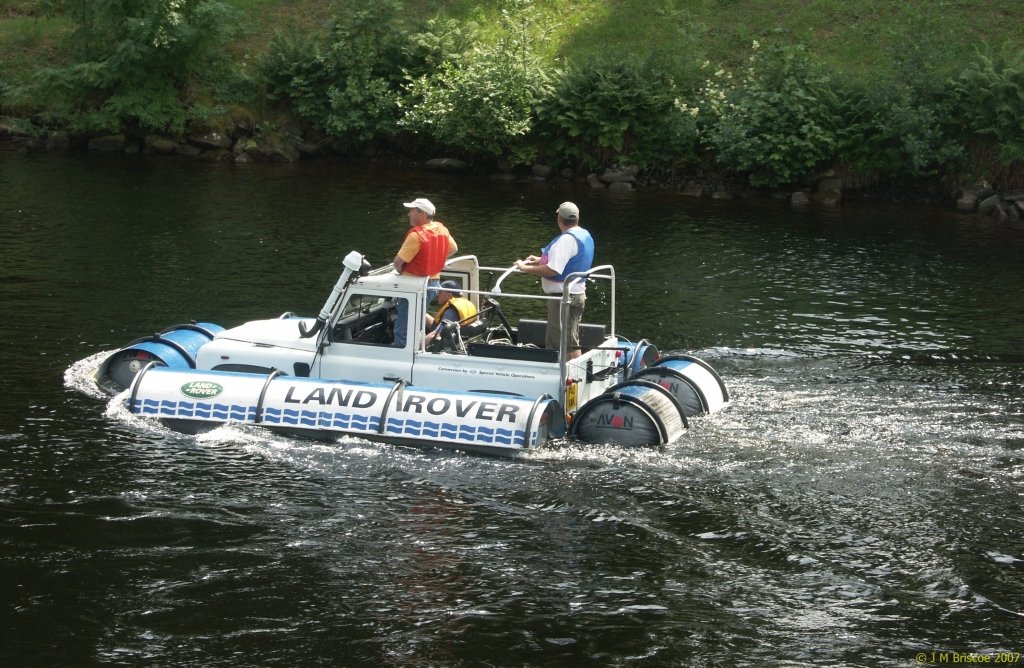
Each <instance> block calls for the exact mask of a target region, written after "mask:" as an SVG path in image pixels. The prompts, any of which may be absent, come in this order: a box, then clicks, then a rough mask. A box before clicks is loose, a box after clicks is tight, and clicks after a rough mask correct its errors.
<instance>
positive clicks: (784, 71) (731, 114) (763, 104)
mask: <svg viewBox="0 0 1024 668" xmlns="http://www.w3.org/2000/svg"><path fill="white" fill-rule="evenodd" d="M698 104H699V106H700V108H701V109H702V125H703V131H704V134H703V138H704V141H705V142H707V144H708V146H709V148H710V149H711V150H712V151H713V152H714V153H715V155H716V158H717V160H718V162H719V163H720V164H721V165H722V166H723V167H725V168H726V169H728V170H732V171H735V172H738V173H741V174H746V175H747V176H748V178H749V180H750V183H751V185H753V186H756V187H772V186H778V185H783V184H789V183H794V182H796V181H797V180H798V179H800V178H801V177H803V176H805V175H806V174H808V173H810V172H813V171H814V170H815V169H817V168H819V167H820V166H822V165H823V164H824V163H826V162H828V161H829V160H830V159H831V158H832V157H833V155H834V154H835V150H836V147H837V140H838V136H837V128H836V115H835V114H836V110H837V105H838V100H837V99H836V96H835V94H834V91H833V90H832V88H831V87H830V85H829V76H828V74H827V73H826V72H825V71H824V70H823V69H822V68H821V67H820V66H818V65H816V64H815V63H813V62H812V61H811V59H810V57H809V56H808V54H807V50H806V49H805V48H804V47H802V46H784V47H770V48H766V49H763V50H762V49H760V48H758V46H757V43H756V42H755V49H754V53H753V55H752V56H751V58H750V60H749V62H748V64H747V66H746V67H745V68H744V69H743V70H742V71H741V72H740V73H739V75H738V76H737V77H736V78H735V79H734V78H733V77H732V76H731V75H730V74H728V73H727V72H725V71H724V70H719V71H718V72H717V73H716V75H715V78H713V79H711V80H709V81H708V82H707V84H706V86H705V87H704V89H703V90H702V91H701V96H700V99H699V100H698Z"/></svg>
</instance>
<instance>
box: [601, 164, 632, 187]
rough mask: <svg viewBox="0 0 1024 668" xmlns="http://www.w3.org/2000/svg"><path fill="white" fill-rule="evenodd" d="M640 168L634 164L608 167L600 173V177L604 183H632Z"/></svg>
mask: <svg viewBox="0 0 1024 668" xmlns="http://www.w3.org/2000/svg"><path fill="white" fill-rule="evenodd" d="M639 172H640V168H639V167H636V166H634V165H623V166H617V167H609V168H608V169H606V170H604V173H603V174H601V176H600V179H601V181H602V182H604V183H623V182H625V183H634V182H636V175H637V174H638V173H639Z"/></svg>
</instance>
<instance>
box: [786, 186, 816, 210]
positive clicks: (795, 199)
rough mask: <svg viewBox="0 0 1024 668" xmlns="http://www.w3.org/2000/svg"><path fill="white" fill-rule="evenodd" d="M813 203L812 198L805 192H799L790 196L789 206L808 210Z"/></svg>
mask: <svg viewBox="0 0 1024 668" xmlns="http://www.w3.org/2000/svg"><path fill="white" fill-rule="evenodd" d="M810 203H811V198H810V197H808V196H807V193H805V192H804V191H803V190H797V191H796V192H795V193H793V194H792V195H790V196H789V205H790V206H792V207H793V208H794V209H806V208H807V207H808V205H810Z"/></svg>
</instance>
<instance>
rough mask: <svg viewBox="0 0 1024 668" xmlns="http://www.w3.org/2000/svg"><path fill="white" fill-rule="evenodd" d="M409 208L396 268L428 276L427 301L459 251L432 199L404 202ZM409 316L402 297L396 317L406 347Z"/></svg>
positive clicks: (398, 342) (397, 332) (398, 334)
mask: <svg viewBox="0 0 1024 668" xmlns="http://www.w3.org/2000/svg"><path fill="white" fill-rule="evenodd" d="M403 204H404V206H405V208H407V209H408V210H409V231H408V232H406V234H405V239H404V241H403V242H402V247H401V248H400V249H398V254H397V255H395V260H394V262H395V271H397V272H398V273H400V274H406V275H409V276H427V277H428V280H427V300H428V301H429V300H432V299H433V298H434V295H436V294H437V288H438V287H439V286H440V280H439V279H440V275H441V270H442V269H444V264H445V262H446V261H447V259H448V256H450V255H452V254H453V253H455V252H457V251H458V250H459V245H458V244H457V243H455V239H453V238H452V235H451V233H450V232H449V231H448V228H447V227H445V226H444V224H443V223H441V222H440V221H437V220H434V214H435V213H436V212H437V210H436V209H435V208H434V205H433V204H432V203H431V202H430V200H428V199H426V198H424V197H417V198H416V199H414V200H413V201H411V202H403ZM408 317H409V305H408V302H407V301H406V300H404V299H403V300H399V302H398V312H397V318H396V320H395V345H396V346H399V347H404V346H405V340H406V323H407V322H408Z"/></svg>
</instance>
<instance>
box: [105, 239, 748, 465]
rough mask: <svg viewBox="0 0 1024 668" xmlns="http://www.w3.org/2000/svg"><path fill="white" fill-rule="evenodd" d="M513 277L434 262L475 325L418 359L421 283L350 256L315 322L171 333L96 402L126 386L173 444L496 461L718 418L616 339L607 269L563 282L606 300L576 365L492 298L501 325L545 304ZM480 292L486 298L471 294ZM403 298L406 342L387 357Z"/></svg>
mask: <svg viewBox="0 0 1024 668" xmlns="http://www.w3.org/2000/svg"><path fill="white" fill-rule="evenodd" d="M515 273H518V272H517V271H516V270H515V269H514V268H513V269H499V268H493V267H481V266H479V263H478V262H477V258H476V257H475V256H471V255H467V256H461V257H457V258H453V259H451V260H449V261H448V263H447V266H446V268H445V271H444V272H442V279H444V280H454V281H456V282H458V283H459V285H461V286H462V288H463V289H462V294H463V295H464V296H466V297H467V298H469V299H470V300H472V301H473V303H474V304H475V305H476V306H477V308H478V309H479V312H480V317H479V318H478V319H477V321H476V322H474V323H471V324H459V323H446V325H445V326H444V327H443V329H442V331H441V334H440V336H437V337H435V338H434V340H433V341H432V342H431V345H430V346H427V345H426V344H425V332H424V315H425V314H426V313H427V312H428V308H429V307H430V304H428V303H427V299H428V298H427V281H426V279H424V278H422V277H413V276H402V275H398V274H396V273H395V272H394V268H393V267H392V266H391V265H388V266H386V267H382V268H380V269H376V270H371V269H370V266H369V264H368V263H367V262H366V260H365V259H364V257H363V256H362V255H361V254H360V253H358V252H355V251H353V252H351V253H349V254H348V256H347V257H346V258H345V260H344V262H343V271H342V272H341V276H340V277H339V278H338V281H337V283H336V284H335V285H334V289H333V290H332V291H331V294H330V296H329V297H328V298H327V301H326V302H325V303H324V306H323V309H322V310H321V311H320V314H319V315H318V316H317V317H316V318H308V317H299V316H296V315H294V314H293V313H285V314H283V315H281V316H280V317H277V318H273V319H269V320H256V321H252V322H247V323H245V324H243V325H240V326H238V327H234V328H231V329H224V328H223V327H220V326H219V325H215V324H212V323H208V322H197V323H189V324H184V325H176V326H174V327H170V328H168V329H166V330H164V331H162V332H160V333H159V334H154V335H152V336H148V337H144V338H141V339H138V340H136V341H133V342H132V343H130V344H128V345H127V346H126V347H124V348H122V349H121V350H119V351H117V352H116V353H113V354H112V355H110V356H109V357H107V358H106V359H105V360H104V361H103V363H102V364H101V365H100V367H99V369H98V370H97V374H96V379H97V382H98V383H99V385H100V387H102V388H104V389H105V390H107V391H108V392H110V393H111V394H115V393H117V392H120V391H122V390H124V389H125V388H128V390H129V391H128V392H127V393H126V395H127V402H128V408H129V410H130V411H131V412H132V413H134V414H137V415H141V416H149V417H152V418H155V419H158V420H160V421H162V422H164V423H165V424H167V425H168V426H170V427H172V428H174V429H177V430H180V431H184V432H187V433H199V432H202V431H206V430H209V429H213V428H215V427H217V426H218V425H220V424H223V423H226V422H232V423H247V424H255V425H259V426H261V427H265V428H267V429H271V430H274V431H278V432H283V433H287V434H295V435H302V436H310V437H314V438H321V439H323V438H332V437H338V436H342V435H350V436H358V437H363V438H366V439H370V440H375V441H382V442H387V443H394V444H402V445H418V446H437V447H445V448H456V449H460V450H466V451H473V452H480V453H486V454H499V455H504V456H510V455H511V456H515V455H519V454H522V453H526V452H529V451H531V450H534V449H536V448H539V447H542V446H544V445H545V444H547V443H549V442H550V441H551V440H553V439H558V438H561V437H563V436H568V437H570V438H572V439H577V440H581V441H588V442H600V443H615V444H619V445H627V446H634V445H636V446H639V445H664V444H667V443H669V442H672V441H674V440H676V439H677V438H679V437H680V436H681V435H682V433H683V432H684V430H685V429H686V428H687V426H688V422H687V420H688V418H690V417H693V416H696V415H701V414H705V413H711V412H714V411H718V410H721V409H722V408H724V407H725V406H726V405H728V403H729V395H728V392H727V390H726V387H725V384H724V383H723V382H722V379H721V378H720V377H719V375H718V374H717V373H716V372H715V371H714V369H712V368H711V367H710V366H709V365H708V364H706V363H705V362H703V361H701V360H699V359H697V358H695V357H691V356H687V355H678V356H671V357H664V358H662V357H659V353H658V350H657V348H655V347H654V346H653V345H652V344H650V343H648V342H647V341H645V340H640V341H639V342H636V343H634V342H629V341H626V340H625V339H622V338H620V337H619V336H618V334H617V330H616V320H615V271H614V269H613V268H612V267H611V266H609V265H604V266H599V267H594V268H593V269H591V270H590V271H588V272H585V273H580V274H573V275H572V276H570V277H569V279H568V282H572V281H581V280H586V281H590V282H593V283H595V287H601V288H607V289H606V293H607V295H608V300H607V301H608V308H607V309H606V310H607V311H608V317H607V321H606V322H604V323H600V324H597V323H584V324H583V325H582V326H581V332H580V339H581V344H582V346H583V354H582V355H581V356H580V357H578V358H576V359H568V357H567V354H566V353H567V343H568V342H567V337H566V336H565V334H564V331H565V328H563V336H562V340H561V342H560V344H559V348H558V349H557V350H555V349H548V348H545V347H544V334H545V331H546V328H547V322H546V320H540V319H530V318H520V319H519V320H518V322H517V323H516V325H515V326H513V324H512V323H511V322H510V321H509V319H508V317H507V316H506V314H505V311H503V309H502V306H501V303H500V302H499V301H498V299H499V298H500V300H501V302H503V303H504V304H505V305H506V308H508V309H509V310H510V311H511V309H510V308H509V307H510V306H511V305H512V304H513V303H515V304H516V305H524V304H525V305H526V307H525V309H526V310H527V311H529V309H530V306H529V304H530V300H533V302H532V303H533V305H534V310H535V311H536V310H538V309H537V308H536V305H537V301H538V300H544V299H559V298H558V297H549V296H545V295H539V294H525V293H509V292H504V291H503V290H502V288H501V284H502V282H503V281H504V280H505V279H506V278H507V277H508V276H509V275H511V274H515ZM499 274H500V276H499ZM496 276H497V279H496V280H494V279H495V277H496ZM482 278H486V279H488V280H489V281H493V284H491V285H490V286H489V287H484V286H483V285H482V284H481V279H482ZM601 284H606V286H605V285H601ZM566 292H568V291H566ZM403 300H404V302H405V303H404V304H403V305H402V306H403V307H404V308H407V309H408V311H407V312H408V313H409V317H408V318H406V322H405V323H404V324H405V327H406V331H405V341H406V343H405V345H397V344H396V343H395V340H396V337H395V327H396V323H397V322H400V320H399V319H398V318H396V313H397V310H398V307H399V305H400V302H402V301H403ZM541 306H543V303H541ZM590 310H598V309H588V315H589V311H590ZM541 311H546V309H541ZM561 313H562V317H563V318H564V317H565V315H566V313H567V302H566V301H564V300H562V302H561ZM563 322H564V320H563ZM399 340H401V337H399ZM428 348H429V349H428Z"/></svg>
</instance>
